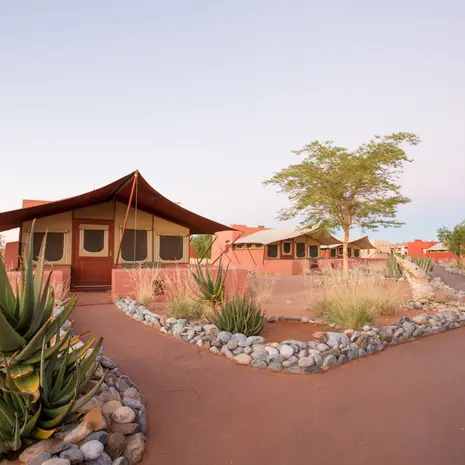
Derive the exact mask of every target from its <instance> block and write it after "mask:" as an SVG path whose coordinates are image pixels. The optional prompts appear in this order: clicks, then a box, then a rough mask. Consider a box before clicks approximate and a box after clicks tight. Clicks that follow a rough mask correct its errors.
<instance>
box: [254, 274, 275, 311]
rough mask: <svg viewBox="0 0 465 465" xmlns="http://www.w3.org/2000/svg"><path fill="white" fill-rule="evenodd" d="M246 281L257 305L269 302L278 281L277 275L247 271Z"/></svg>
mask: <svg viewBox="0 0 465 465" xmlns="http://www.w3.org/2000/svg"><path fill="white" fill-rule="evenodd" d="M247 280H248V284H249V289H250V290H251V291H252V294H253V296H254V298H255V301H256V302H257V303H259V304H265V303H269V302H270V300H271V296H272V295H273V290H274V288H275V286H276V284H277V282H278V281H279V275H277V274H270V273H255V272H252V271H249V273H248V274H247Z"/></svg>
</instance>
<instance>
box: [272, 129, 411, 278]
mask: <svg viewBox="0 0 465 465" xmlns="http://www.w3.org/2000/svg"><path fill="white" fill-rule="evenodd" d="M419 143H420V139H419V138H418V137H417V136H416V135H415V134H412V133H406V132H400V133H394V134H391V135H389V136H383V137H381V136H376V137H375V138H374V139H373V140H371V141H369V142H368V143H366V144H362V145H360V146H359V147H358V148H356V149H355V150H349V149H347V148H345V147H339V146H336V145H334V144H333V142H331V141H329V142H319V141H315V142H312V143H310V144H308V145H306V146H305V147H303V148H302V149H300V150H297V151H294V153H296V154H297V155H303V156H305V158H304V159H303V160H302V161H301V162H300V163H297V164H292V165H290V166H288V167H287V168H284V169H283V170H281V171H280V172H278V173H275V174H274V176H273V177H272V178H270V179H268V180H267V181H265V182H264V184H265V185H275V186H278V187H279V188H280V192H283V193H285V194H287V195H288V197H289V200H290V202H291V206H290V207H289V208H286V209H284V210H281V211H280V212H279V217H278V218H279V219H281V220H289V219H292V218H296V217H301V216H303V217H304V218H305V219H304V221H303V222H302V226H303V227H313V226H323V227H326V228H327V229H328V230H332V229H335V228H340V229H342V231H343V233H344V240H343V260H344V273H345V274H346V275H347V274H348V272H349V258H348V253H347V250H348V246H347V245H348V242H349V233H350V230H351V228H352V227H353V226H359V227H361V228H363V229H368V230H375V229H377V228H378V227H379V226H383V227H399V226H401V225H402V224H403V223H401V222H399V221H397V220H396V214H397V207H398V206H399V205H401V204H406V203H408V202H410V199H408V198H407V197H404V196H403V195H402V194H401V193H400V185H398V179H399V175H400V174H401V173H402V170H403V167H404V163H406V162H411V161H412V160H411V159H409V158H408V157H407V154H406V152H405V149H404V148H403V147H404V146H405V145H409V146H415V145H417V144H419Z"/></svg>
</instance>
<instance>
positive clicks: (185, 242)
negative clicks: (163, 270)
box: [156, 234, 190, 263]
mask: <svg viewBox="0 0 465 465" xmlns="http://www.w3.org/2000/svg"><path fill="white" fill-rule="evenodd" d="M161 237H180V238H182V258H181V259H179V260H164V259H163V258H161V257H160V246H161ZM189 237H190V236H184V235H181V234H157V247H156V249H157V252H156V253H157V261H158V262H162V263H188V262H189V242H190V241H189Z"/></svg>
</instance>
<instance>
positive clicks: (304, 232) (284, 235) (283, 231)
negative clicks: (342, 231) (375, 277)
mask: <svg viewBox="0 0 465 465" xmlns="http://www.w3.org/2000/svg"><path fill="white" fill-rule="evenodd" d="M301 236H307V237H309V238H311V239H314V240H315V241H317V242H319V243H320V244H322V245H328V244H334V243H335V242H336V243H341V242H340V241H339V240H338V239H336V238H335V237H334V236H332V235H331V234H330V233H329V232H328V231H327V230H326V229H324V228H319V227H316V228H299V227H297V228H275V229H266V230H263V231H258V232H256V233H253V234H250V235H248V236H245V237H241V238H240V239H238V240H237V241H235V243H236V244H263V245H268V244H272V243H274V242H279V241H285V240H289V239H295V238H296V237H301Z"/></svg>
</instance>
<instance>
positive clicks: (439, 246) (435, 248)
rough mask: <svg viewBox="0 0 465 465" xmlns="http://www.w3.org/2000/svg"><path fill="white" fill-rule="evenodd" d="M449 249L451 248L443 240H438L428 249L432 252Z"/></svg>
mask: <svg viewBox="0 0 465 465" xmlns="http://www.w3.org/2000/svg"><path fill="white" fill-rule="evenodd" d="M448 250H449V249H448V248H447V247H446V246H445V245H444V244H443V243H442V242H438V243H437V244H434V245H433V246H431V247H430V248H429V249H428V251H430V252H440V251H448Z"/></svg>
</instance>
